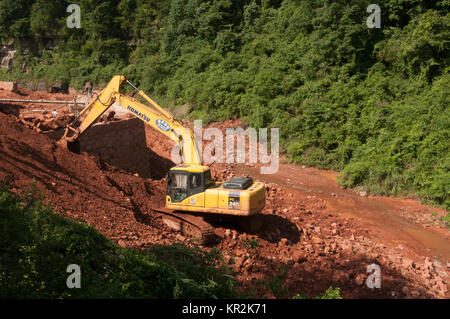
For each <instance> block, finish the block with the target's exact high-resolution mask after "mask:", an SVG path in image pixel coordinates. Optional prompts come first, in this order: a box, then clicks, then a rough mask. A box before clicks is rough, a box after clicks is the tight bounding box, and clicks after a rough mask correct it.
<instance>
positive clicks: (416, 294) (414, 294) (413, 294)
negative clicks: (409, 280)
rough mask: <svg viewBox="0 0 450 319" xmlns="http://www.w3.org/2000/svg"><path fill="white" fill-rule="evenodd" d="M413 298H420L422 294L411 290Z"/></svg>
mask: <svg viewBox="0 0 450 319" xmlns="http://www.w3.org/2000/svg"><path fill="white" fill-rule="evenodd" d="M411 296H413V297H419V296H420V292H418V291H417V290H411Z"/></svg>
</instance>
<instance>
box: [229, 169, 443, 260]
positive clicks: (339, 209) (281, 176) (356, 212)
mask: <svg viewBox="0 0 450 319" xmlns="http://www.w3.org/2000/svg"><path fill="white" fill-rule="evenodd" d="M236 170H237V171H238V172H240V173H242V174H249V175H251V176H252V177H253V178H254V179H258V180H261V181H264V182H266V183H276V184H279V185H282V186H284V187H288V188H291V189H294V190H299V191H301V192H304V193H309V194H310V195H311V196H315V197H318V198H321V199H324V200H325V201H326V202H327V208H328V209H329V210H330V212H333V213H337V214H339V215H340V216H342V217H345V218H356V219H358V220H360V221H363V222H364V223H366V224H368V227H370V228H371V229H376V230H377V236H378V237H379V238H380V239H381V240H382V242H386V241H388V242H390V243H392V244H394V245H397V246H400V247H405V248H406V247H407V248H410V249H412V250H413V251H415V252H417V253H419V254H420V255H423V256H433V257H434V258H438V259H440V260H441V261H448V260H450V241H449V240H448V239H447V238H449V236H448V234H447V236H445V234H442V233H437V232H435V231H433V230H432V229H430V228H424V227H423V226H421V225H418V224H416V223H415V222H414V221H410V220H408V219H407V218H405V217H403V216H402V215H400V213H401V212H402V210H405V211H415V212H423V213H432V212H435V211H443V210H442V209H438V208H434V207H431V206H426V205H422V204H421V203H420V202H418V201H416V200H411V199H401V198H392V197H382V196H368V197H361V196H359V195H358V194H357V193H355V192H354V191H351V190H346V189H342V188H340V187H339V186H338V184H337V182H336V179H337V176H338V173H336V172H333V171H325V170H318V169H314V168H302V167H300V166H296V165H291V164H280V169H279V171H278V173H277V174H273V175H261V174H259V168H257V167H249V166H243V165H238V166H237V167H236ZM446 237H447V238H446Z"/></svg>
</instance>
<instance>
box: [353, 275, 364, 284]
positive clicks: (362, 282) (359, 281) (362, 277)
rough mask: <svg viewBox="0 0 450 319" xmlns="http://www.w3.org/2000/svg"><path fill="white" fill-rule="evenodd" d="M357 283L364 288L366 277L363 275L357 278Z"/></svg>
mask: <svg viewBox="0 0 450 319" xmlns="http://www.w3.org/2000/svg"><path fill="white" fill-rule="evenodd" d="M355 282H356V284H357V285H358V286H362V285H363V284H364V276H362V275H358V276H356V278H355Z"/></svg>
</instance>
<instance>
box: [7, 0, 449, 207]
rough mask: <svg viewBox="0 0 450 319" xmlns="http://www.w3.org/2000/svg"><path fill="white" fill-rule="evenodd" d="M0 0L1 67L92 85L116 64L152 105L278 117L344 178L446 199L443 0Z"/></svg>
mask: <svg viewBox="0 0 450 319" xmlns="http://www.w3.org/2000/svg"><path fill="white" fill-rule="evenodd" d="M70 3H78V4H79V5H80V7H81V28H80V29H68V28H67V27H66V17H67V16H68V14H67V13H66V8H67V5H68V4H69V2H68V1H63V0H58V1H52V2H48V1H44V0H20V1H14V2H11V1H6V0H2V1H0V8H1V10H0V34H1V37H2V41H3V43H7V42H8V41H11V40H13V41H14V46H15V48H16V49H17V52H16V56H15V58H14V63H13V67H12V68H11V69H10V70H9V71H6V70H4V69H2V70H1V72H0V77H2V78H4V79H15V80H22V81H25V82H26V81H30V80H32V79H33V80H37V79H44V80H46V81H48V82H49V83H50V82H54V81H62V82H65V83H67V84H68V85H70V86H75V87H78V88H80V87H81V86H82V84H83V83H84V81H86V80H91V81H92V82H94V83H95V84H96V85H97V86H99V87H101V86H102V85H103V84H104V83H105V82H107V81H108V80H109V79H110V77H111V76H112V75H113V74H119V73H120V74H126V75H127V77H129V78H130V79H131V80H132V81H133V82H134V83H136V84H137V85H139V86H140V88H141V89H143V90H144V91H146V92H148V93H149V94H151V95H152V96H155V97H156V99H157V100H158V101H159V102H160V103H161V104H162V105H163V106H171V105H183V104H188V105H189V115H190V116H191V117H194V118H201V119H204V120H207V121H219V120H224V119H229V118H240V119H242V120H245V121H246V122H247V123H248V125H250V126H253V127H279V128H280V134H281V139H282V149H283V151H285V152H286V153H287V155H288V156H289V159H290V160H291V161H292V162H295V163H301V164H304V165H308V166H315V167H318V168H329V169H334V170H337V171H340V172H341V177H340V183H341V185H343V186H344V187H360V188H365V189H366V190H367V191H368V192H369V193H373V194H389V195H393V194H395V195H403V196H419V197H420V198H421V199H422V200H424V201H427V202H432V203H434V204H435V205H440V206H444V207H445V208H447V209H448V208H449V207H450V198H449V194H448V185H449V181H450V172H449V167H450V155H449V143H448V140H449V130H448V127H450V111H449V108H448V105H449V102H450V100H449V99H450V98H449V94H448V87H449V84H450V75H449V61H450V55H449V52H450V51H449V41H450V40H449V39H450V29H449V25H450V15H449V11H448V10H449V7H450V4H449V3H448V1H437V2H425V1H410V2H408V3H406V2H405V3H403V2H401V3H399V2H398V1H394V0H384V1H379V2H378V4H379V6H380V8H381V28H380V29H369V28H368V27H367V25H366V19H367V17H368V16H369V13H367V12H366V8H367V6H368V5H369V4H370V1H331V0H330V1H324V0H322V1H314V2H311V1H306V0H298V1H293V0H285V1H279V0H278V1H277V0H272V1H270V0H261V1H255V0H253V1H249V0H247V1H230V0H222V1H200V0H189V1H180V0H173V1H157V0H155V1H151V0H149V1H145V0H110V1H99V0H96V1H84V0H80V1H70Z"/></svg>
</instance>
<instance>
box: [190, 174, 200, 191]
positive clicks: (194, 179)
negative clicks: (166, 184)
mask: <svg viewBox="0 0 450 319" xmlns="http://www.w3.org/2000/svg"><path fill="white" fill-rule="evenodd" d="M190 179H191V189H193V188H199V187H200V186H201V185H202V175H201V174H200V173H191V178H190Z"/></svg>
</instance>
